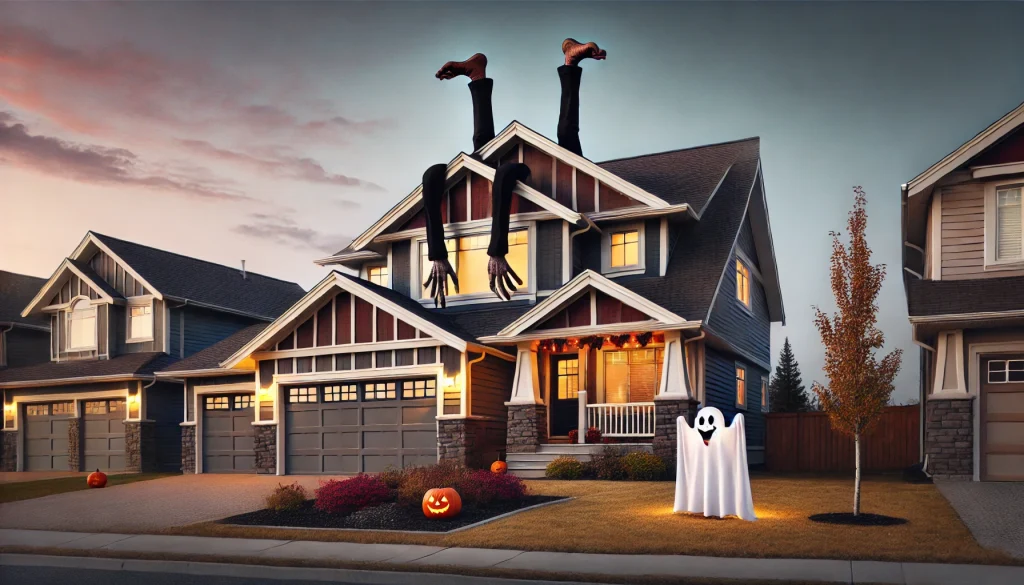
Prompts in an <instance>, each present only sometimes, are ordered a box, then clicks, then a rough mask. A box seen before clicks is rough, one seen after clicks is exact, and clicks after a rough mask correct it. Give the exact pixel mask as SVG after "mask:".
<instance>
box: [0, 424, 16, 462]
mask: <svg viewBox="0 0 1024 585" xmlns="http://www.w3.org/2000/svg"><path fill="white" fill-rule="evenodd" d="M0 435H3V438H2V440H3V446H2V450H0V471H4V472H10V471H18V433H17V432H15V431H9V432H8V431H4V432H0Z"/></svg>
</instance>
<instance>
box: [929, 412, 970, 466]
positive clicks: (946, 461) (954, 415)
mask: <svg viewBox="0 0 1024 585" xmlns="http://www.w3.org/2000/svg"><path fill="white" fill-rule="evenodd" d="M973 407H974V401H973V400H972V399H964V400H959V399H953V400H948V399H943V400H928V401H927V402H925V416H924V452H925V455H927V456H928V472H929V473H931V474H932V476H933V477H935V478H937V479H973V478H974V410H973Z"/></svg>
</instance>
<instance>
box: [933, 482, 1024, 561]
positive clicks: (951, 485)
mask: <svg viewBox="0 0 1024 585" xmlns="http://www.w3.org/2000/svg"><path fill="white" fill-rule="evenodd" d="M936 486H937V487H938V488H939V491H940V492H942V495H943V496H945V497H946V499H947V500H949V503H950V504H952V505H953V508H954V509H956V513H957V514H959V515H960V519H961V520H963V521H964V524H966V525H967V528H969V529H970V530H971V534H973V535H974V539H975V540H977V541H978V544H980V545H981V546H983V547H985V548H992V549H1000V550H1004V551H1006V552H1008V553H1010V554H1011V555H1013V556H1015V557H1017V558H1024V482H977V481H963V482H941V483H936Z"/></svg>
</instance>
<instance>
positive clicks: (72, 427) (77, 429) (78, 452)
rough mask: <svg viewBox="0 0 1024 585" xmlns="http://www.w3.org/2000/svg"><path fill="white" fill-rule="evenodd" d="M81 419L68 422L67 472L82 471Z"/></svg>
mask: <svg viewBox="0 0 1024 585" xmlns="http://www.w3.org/2000/svg"><path fill="white" fill-rule="evenodd" d="M82 446H83V445H82V419H80V418H73V419H71V420H69V421H68V471H81V470H82Z"/></svg>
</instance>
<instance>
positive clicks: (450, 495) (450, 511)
mask: <svg viewBox="0 0 1024 585" xmlns="http://www.w3.org/2000/svg"><path fill="white" fill-rule="evenodd" d="M461 511H462V498H461V497H460V496H459V493H458V492H456V491H455V490H454V489H453V488H434V489H431V490H427V493H425V494H423V515H424V516H426V517H427V518H454V517H455V516H458V515H459V512H461Z"/></svg>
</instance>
